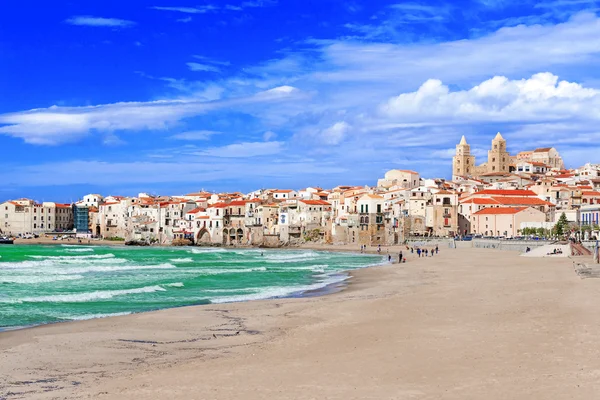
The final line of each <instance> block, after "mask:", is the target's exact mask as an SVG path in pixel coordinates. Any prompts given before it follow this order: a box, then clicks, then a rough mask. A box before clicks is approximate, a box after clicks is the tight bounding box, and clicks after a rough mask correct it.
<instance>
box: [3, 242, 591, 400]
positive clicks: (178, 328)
mask: <svg viewBox="0 0 600 400" xmlns="http://www.w3.org/2000/svg"><path fill="white" fill-rule="evenodd" d="M408 255H409V256H410V254H408ZM415 257H416V255H415ZM346 282H347V284H346V287H345V289H344V290H342V291H338V292H336V293H333V294H330V295H325V296H319V297H303V298H284V299H270V300H256V301H248V302H241V303H226V304H211V305H205V306H201V307H199V306H186V307H180V308H171V309H165V310H160V311H152V312H147V313H139V314H131V315H126V316H117V317H111V318H105V319H95V320H87V321H73V322H67V323H60V324H52V325H44V326H40V327H35V328H32V329H26V330H21V331H12V332H11V331H8V332H3V333H2V334H0V354H3V361H4V362H3V363H0V398H2V396H3V394H4V396H6V394H5V393H13V394H14V393H21V394H20V395H13V396H10V397H9V396H6V398H7V399H10V400H12V399H13V398H15V399H16V398H28V399H49V398H57V397H60V398H64V399H75V398H89V397H93V398H96V397H101V398H102V399H119V400H127V399H139V398H144V399H151V400H153V399H157V400H158V399H163V398H171V399H189V398H194V397H197V398H220V399H234V398H240V397H243V398H246V399H249V400H254V399H262V398H265V397H267V396H271V397H273V395H274V394H275V397H278V395H277V393H279V396H283V395H284V393H285V396H287V397H288V398H306V399H308V398H326V397H328V398H348V399H359V398H368V397H369V396H371V397H375V398H382V399H387V398H424V399H425V398H427V399H428V398H445V399H464V398H487V399H504V398H507V396H509V391H510V393H521V394H522V395H523V397H527V398H539V399H542V398H556V399H562V398H581V399H586V398H593V394H594V393H597V391H598V390H600V383H598V381H597V379H596V375H594V374H593V373H590V374H588V375H586V374H583V373H582V372H581V368H582V367H585V370H586V371H591V372H593V371H598V370H600V357H599V355H600V351H598V350H596V347H595V346H594V344H595V343H596V342H597V340H599V339H600V329H598V328H600V316H597V313H596V307H595V301H594V299H595V298H597V296H598V295H599V294H600V280H594V279H588V280H581V279H580V278H579V277H578V276H577V275H576V274H575V273H574V271H573V269H572V268H571V260H569V259H532V258H526V257H519V255H518V253H513V252H507V251H496V250H481V249H457V250H454V249H453V250H447V249H444V250H443V255H442V256H435V257H433V258H426V259H425V258H423V259H418V258H415V259H411V261H410V262H407V263H405V264H402V265H398V264H394V265H391V264H388V265H384V266H374V267H369V268H362V269H357V270H353V271H352V273H351V278H349V279H348V280H347V281H346ZM157 327H160V329H156V328H157ZM573 327H578V328H577V329H573ZM583 332H585V336H582V333H583ZM549 346H550V347H549ZM549 349H552V350H551V351H550V350H549ZM552 360H559V361H554V362H553V361H552ZM282 366H284V368H282ZM375 371H380V372H378V373H375ZM232 374H234V375H235V377H236V380H235V383H234V384H232V382H231V376H232ZM490 376H494V379H493V380H492V379H489V377H490ZM575 377H576V382H577V385H578V386H575V385H573V384H572V382H573V381H574V379H575ZM2 382H5V383H2ZM356 382H361V384H360V385H356ZM466 394H468V395H466ZM19 396H20V397H19Z"/></svg>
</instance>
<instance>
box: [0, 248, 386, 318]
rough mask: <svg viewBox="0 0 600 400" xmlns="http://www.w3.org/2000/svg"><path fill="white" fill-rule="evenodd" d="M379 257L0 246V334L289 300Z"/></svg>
mask: <svg viewBox="0 0 600 400" xmlns="http://www.w3.org/2000/svg"><path fill="white" fill-rule="evenodd" d="M382 261H383V260H382V257H380V256H373V255H363V254H348V253H331V252H318V251H312V250H257V249H248V250H245V249H235V250H225V249H220V248H196V247H168V248H167V247H165V248H156V247H152V248H148V247H135V248H133V247H96V246H79V245H53V246H35V245H25V246H23V245H20V246H19V245H12V246H11V245H3V246H0V329H5V328H12V327H22V326H31V325H38V324H45V323H52V322H61V321H73V320H84V319H91V318H101V317H107V316H113V315H124V314H129V313H134V312H141V311H149V310H157V309H162V308H170V307H179V306H186V305H195V304H210V303H225V302H234V301H248V300H257V299H266V298H273V297H286V296H297V295H301V294H302V293H304V292H307V291H312V290H318V289H321V288H324V287H326V286H328V285H331V284H335V283H337V282H341V281H343V280H345V279H346V278H347V275H346V274H344V273H343V271H348V270H352V269H356V268H361V267H365V266H369V265H373V264H379V263H381V262H382Z"/></svg>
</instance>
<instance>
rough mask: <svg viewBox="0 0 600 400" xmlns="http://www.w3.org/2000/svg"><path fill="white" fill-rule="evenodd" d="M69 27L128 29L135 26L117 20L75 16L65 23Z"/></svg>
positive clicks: (133, 23) (122, 20)
mask: <svg viewBox="0 0 600 400" xmlns="http://www.w3.org/2000/svg"><path fill="white" fill-rule="evenodd" d="M65 22H66V23H68V24H71V25H79V26H105V27H111V28H129V27H131V26H133V25H135V22H133V21H128V20H125V19H118V18H102V17H92V16H89V15H77V16H74V17H71V18H69V19H67V20H66V21H65Z"/></svg>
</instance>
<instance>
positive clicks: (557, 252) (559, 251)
mask: <svg viewBox="0 0 600 400" xmlns="http://www.w3.org/2000/svg"><path fill="white" fill-rule="evenodd" d="M553 254H562V249H554V250H552V253H548V254H547V255H548V256H551V255H553Z"/></svg>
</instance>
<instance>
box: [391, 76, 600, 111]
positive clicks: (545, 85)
mask: <svg viewBox="0 0 600 400" xmlns="http://www.w3.org/2000/svg"><path fill="white" fill-rule="evenodd" d="M599 107H600V91H599V90H596V89H590V88H584V87H583V86H581V85H580V84H578V83H573V82H567V81H559V79H558V76H556V75H553V74H551V73H548V72H546V73H538V74H535V75H533V76H532V77H531V78H529V79H520V80H510V79H508V78H506V77H504V76H495V77H493V78H491V79H488V80H486V81H484V82H482V83H481V84H479V85H477V86H475V87H473V88H471V89H469V90H462V91H454V92H452V91H450V89H449V87H448V86H446V85H444V84H443V83H442V82H441V81H440V80H437V79H430V80H428V81H426V82H425V83H424V84H423V85H421V87H420V88H419V89H418V90H417V91H415V92H410V93H403V94H400V95H399V96H396V97H394V98H391V99H389V100H388V101H387V102H386V103H385V104H383V105H382V106H381V107H380V111H381V113H382V114H383V115H384V116H387V117H390V118H399V119H403V120H407V121H411V122H415V121H431V120H435V119H439V118H445V119H452V120H454V121H465V120H467V121H468V120H487V121H492V120H499V121H538V120H557V119H561V118H562V119H564V118H573V117H579V118H589V119H600V113H599V112H598V109H599Z"/></svg>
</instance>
